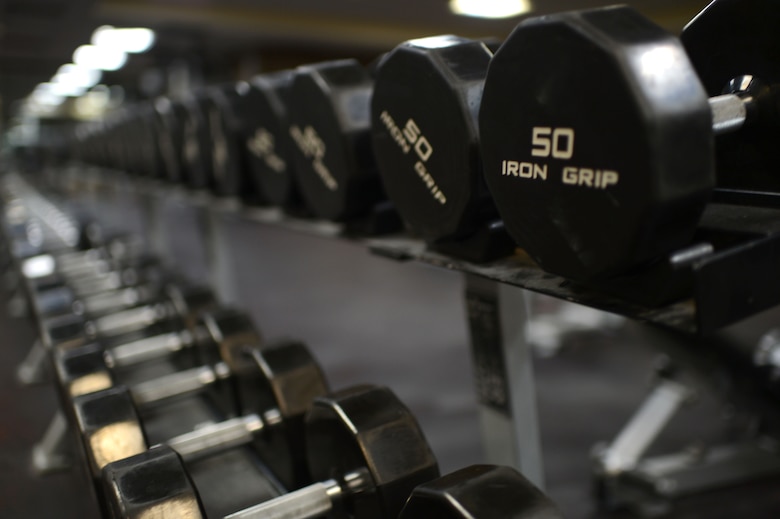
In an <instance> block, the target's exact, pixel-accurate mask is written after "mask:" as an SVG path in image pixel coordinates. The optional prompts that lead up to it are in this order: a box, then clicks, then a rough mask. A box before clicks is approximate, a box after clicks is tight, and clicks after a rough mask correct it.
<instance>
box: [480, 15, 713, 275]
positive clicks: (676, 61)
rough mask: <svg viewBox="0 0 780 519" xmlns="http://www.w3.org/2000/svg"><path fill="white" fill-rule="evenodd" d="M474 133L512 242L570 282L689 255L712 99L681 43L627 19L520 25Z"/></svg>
mask: <svg viewBox="0 0 780 519" xmlns="http://www.w3.org/2000/svg"><path fill="white" fill-rule="evenodd" d="M479 122H480V143H481V148H482V156H483V162H484V173H485V178H486V181H487V184H488V187H489V188H490V191H491V193H492V195H493V198H494V200H495V202H496V206H497V207H498V210H499V213H500V214H501V216H502V217H503V219H504V223H505V224H506V227H507V229H508V231H509V232H510V234H511V235H512V237H513V238H514V239H515V240H516V241H517V243H518V244H519V245H520V246H521V247H524V248H525V249H526V250H527V252H528V253H529V254H530V255H531V256H532V257H533V258H534V259H535V260H536V261H537V262H538V263H539V264H540V265H541V267H542V268H544V269H546V270H548V271H550V272H553V273H557V274H560V275H563V276H566V277H570V278H577V279H583V278H596V277H600V276H602V277H603V276H607V275H610V274H614V273H617V272H623V271H625V270H627V269H629V268H631V267H634V266H636V265H637V264H641V263H643V262H648V261H650V260H653V259H656V258H657V257H659V256H660V255H663V254H665V253H668V252H670V251H671V250H674V248H677V247H682V246H684V245H686V244H687V243H688V241H689V240H690V238H691V236H692V234H693V231H694V229H695V226H696V222H697V221H698V218H699V216H700V215H701V213H702V211H703V209H704V205H705V204H706V202H707V200H708V197H709V194H710V191H711V189H712V187H713V185H714V174H713V137H712V126H711V125H712V114H711V112H710V109H709V105H708V102H707V97H706V93H705V92H704V89H703V88H702V87H701V84H700V83H699V80H698V78H697V77H696V75H695V73H694V72H693V68H692V67H691V65H690V63H689V61H688V59H687V57H686V55H685V51H684V49H683V48H682V46H681V44H680V42H679V41H678V40H677V39H676V38H675V37H673V36H672V35H670V34H668V33H667V32H666V31H664V30H663V29H661V28H660V27H658V26H656V25H655V24H653V23H652V22H650V21H648V20H646V19H645V18H643V17H642V16H641V15H639V14H638V13H636V12H635V11H634V10H632V9H630V8H627V7H613V8H604V9H597V10H592V11H581V12H572V13H564V14H555V15H550V16H544V17H539V18H534V19H529V20H526V21H524V22H522V23H521V24H520V25H519V26H518V27H517V28H516V29H515V30H514V32H513V33H512V34H511V35H510V37H509V38H508V39H507V40H506V41H505V42H504V44H503V45H502V46H501V48H500V49H499V50H498V51H497V52H496V54H495V56H494V58H493V60H492V61H491V64H490V66H489V68H488V74H487V77H486V80H485V90H484V93H483V97H482V106H481V109H480V115H479Z"/></svg>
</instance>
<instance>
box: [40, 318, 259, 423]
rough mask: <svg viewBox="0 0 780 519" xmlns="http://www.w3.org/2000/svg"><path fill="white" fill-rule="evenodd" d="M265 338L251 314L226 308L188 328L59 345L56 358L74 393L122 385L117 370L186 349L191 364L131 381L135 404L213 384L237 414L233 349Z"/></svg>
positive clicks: (64, 385) (69, 393)
mask: <svg viewBox="0 0 780 519" xmlns="http://www.w3.org/2000/svg"><path fill="white" fill-rule="evenodd" d="M263 344H264V341H263V339H262V337H261V335H260V332H259V331H258V330H257V329H256V328H255V326H254V324H253V323H252V320H251V319H250V317H249V316H248V315H246V314H245V313H243V312H239V311H237V310H234V309H231V308H223V309H219V310H215V311H213V312H207V313H204V314H203V315H202V316H201V317H200V319H199V320H198V324H197V325H196V326H195V327H194V328H192V329H189V330H188V329H183V330H181V331H178V332H171V333H167V334H162V335H159V336H154V337H149V338H147V339H141V340H139V341H135V342H131V343H127V344H120V345H117V346H113V347H108V348H104V347H103V346H102V345H100V344H88V345H86V346H81V347H78V348H73V349H69V350H55V351H54V359H53V360H54V367H55V373H56V374H57V381H58V385H59V387H60V388H61V389H62V391H63V392H64V395H65V397H66V398H73V397H75V396H78V395H83V394H88V393H94V392H96V391H99V390H102V389H108V388H110V387H113V386H115V385H117V378H119V380H120V381H121V380H122V379H123V377H122V376H121V373H117V371H120V372H121V371H123V370H125V369H127V368H130V367H134V366H137V365H139V364H141V363H143V362H149V361H154V360H159V359H162V358H169V357H170V356H171V355H174V354H176V353H179V352H186V353H187V357H188V358H189V359H190V362H188V364H191V365H194V366H196V367H193V368H189V369H184V370H181V371H177V372H175V373H172V374H170V375H165V376H162V377H157V378H154V379H151V380H148V381H144V382H140V383H136V384H133V385H130V386H129V389H130V393H131V394H132V396H133V401H134V402H135V403H136V405H138V406H147V405H152V404H158V403H161V402H166V401H168V400H171V399H175V398H179V397H182V396H189V395H193V394H197V393H201V392H203V391H206V390H210V389H213V391H212V393H213V394H215V395H216V397H217V400H218V401H219V403H220V408H222V409H230V408H234V409H233V411H230V412H228V414H236V413H238V412H240V410H239V409H238V400H239V399H238V397H237V395H236V394H235V389H236V388H234V387H233V381H232V379H233V378H234V373H233V370H232V369H231V365H235V364H236V361H235V360H234V359H233V357H234V355H235V352H234V350H235V349H236V348H238V349H239V350H243V349H250V348H260V347H262V346H263ZM239 375H240V374H239ZM222 404H224V405H222Z"/></svg>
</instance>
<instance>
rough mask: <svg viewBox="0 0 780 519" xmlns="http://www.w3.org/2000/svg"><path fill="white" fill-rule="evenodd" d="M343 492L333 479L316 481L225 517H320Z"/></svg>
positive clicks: (235, 518) (252, 518) (240, 518)
mask: <svg viewBox="0 0 780 519" xmlns="http://www.w3.org/2000/svg"><path fill="white" fill-rule="evenodd" d="M340 493H341V489H340V487H339V484H338V483H337V482H336V481H335V480H332V479H329V480H327V481H323V482H321V483H314V484H312V485H309V486H307V487H303V488H301V489H299V490H295V491H293V492H290V493H287V494H284V495H282V496H279V497H276V498H274V499H272V500H270V501H265V502H263V503H260V504H259V505H255V506H252V507H249V508H245V509H244V510H239V511H238V512H236V513H233V514H230V515H228V516H226V517H225V519H308V518H311V517H320V516H322V515H325V514H327V513H328V512H330V511H331V510H332V509H333V501H334V500H335V499H336V498H337V496H338V495H339V494H340Z"/></svg>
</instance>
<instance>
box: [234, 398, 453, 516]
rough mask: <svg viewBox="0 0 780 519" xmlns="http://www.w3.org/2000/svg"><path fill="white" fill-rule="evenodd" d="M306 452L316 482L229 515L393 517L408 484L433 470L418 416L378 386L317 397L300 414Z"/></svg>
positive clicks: (433, 462)
mask: <svg viewBox="0 0 780 519" xmlns="http://www.w3.org/2000/svg"><path fill="white" fill-rule="evenodd" d="M306 451H307V453H308V464H309V471H310V473H311V477H312V478H313V479H314V480H315V481H317V483H314V484H312V485H309V486H307V487H304V488H301V489H299V490H296V491H294V492H291V493H290V494H286V495H283V496H281V497H279V498H276V499H272V500H271V501H266V502H265V503H261V504H259V505H256V506H253V507H251V508H247V509H245V510H241V511H239V512H236V513H235V514H232V515H230V516H229V518H230V519H250V518H257V519H260V518H267V517H295V518H296V519H305V518H313V517H320V516H322V515H324V514H327V515H328V517H334V518H346V517H375V518H388V519H389V518H395V517H397V516H398V513H399V512H400V510H401V508H402V507H403V504H404V501H405V500H406V499H407V497H408V496H409V494H410V493H411V492H412V490H413V489H414V487H416V486H417V485H419V484H421V483H423V482H425V481H429V480H431V479H432V478H435V477H437V476H438V475H439V469H438V465H437V463H436V458H435V457H434V455H433V453H432V452H431V449H430V447H429V446H428V443H427V441H426V440H425V436H424V435H423V433H422V431H421V430H420V426H419V425H418V423H417V420H416V419H415V418H414V416H413V415H412V413H411V412H410V411H409V409H408V408H407V407H406V406H404V405H403V403H401V401H400V400H399V399H398V397H396V396H395V394H393V392H392V391H390V390H389V389H387V388H384V387H378V386H371V385H365V386H356V387H352V388H349V389H346V390H343V391H338V392H336V393H332V394H331V395H328V396H327V397H322V398H318V399H316V400H315V401H314V404H313V405H312V408H311V410H310V411H309V412H308V414H307V417H306Z"/></svg>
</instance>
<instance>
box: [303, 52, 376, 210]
mask: <svg viewBox="0 0 780 519" xmlns="http://www.w3.org/2000/svg"><path fill="white" fill-rule="evenodd" d="M372 87H373V82H372V80H371V77H370V76H369V74H368V72H367V71H366V69H365V68H363V67H362V66H361V65H360V64H359V63H358V62H357V61H355V60H340V61H329V62H325V63H318V64H315V65H306V66H302V67H298V69H296V71H295V78H294V79H293V84H292V93H291V97H292V100H293V101H292V103H291V105H290V106H289V107H288V108H289V109H290V114H289V117H290V135H291V137H292V140H293V152H292V156H293V160H294V162H295V169H294V171H295V175H296V178H297V180H298V186H299V187H300V189H301V193H302V195H303V198H304V201H305V202H306V205H307V207H308V208H309V209H310V210H311V211H312V212H313V213H314V214H315V215H317V216H319V217H321V218H326V219H329V220H347V219H349V218H352V217H355V216H359V215H362V214H364V213H366V212H367V211H368V210H369V208H371V207H372V206H373V205H374V204H375V203H376V202H377V201H379V200H380V199H381V198H382V197H383V194H382V189H381V185H380V180H379V178H378V175H377V173H376V165H375V163H374V157H373V153H372V151H371V142H370V141H371V139H370V135H369V128H370V113H369V111H370V106H369V105H370V102H371V89H372Z"/></svg>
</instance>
